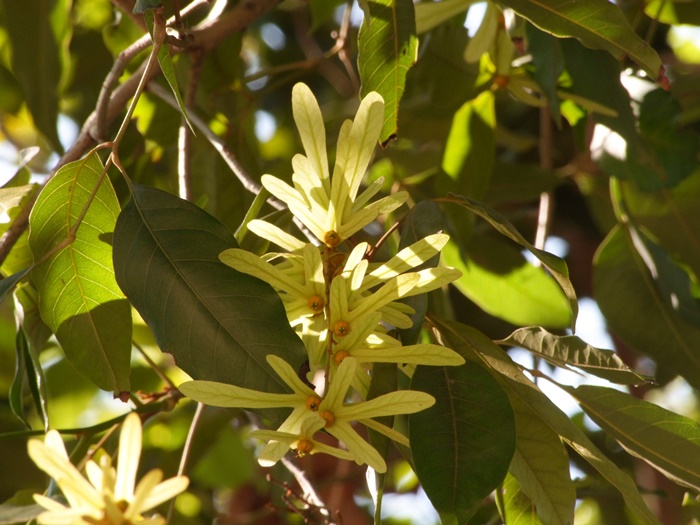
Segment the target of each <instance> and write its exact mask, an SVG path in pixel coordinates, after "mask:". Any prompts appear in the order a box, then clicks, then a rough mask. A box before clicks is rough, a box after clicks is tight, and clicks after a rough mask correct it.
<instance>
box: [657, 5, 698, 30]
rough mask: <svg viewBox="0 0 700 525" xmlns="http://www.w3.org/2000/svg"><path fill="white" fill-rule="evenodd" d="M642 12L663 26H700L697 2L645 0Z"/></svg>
mask: <svg viewBox="0 0 700 525" xmlns="http://www.w3.org/2000/svg"><path fill="white" fill-rule="evenodd" d="M644 12H645V13H646V14H647V16H648V17H649V18H651V19H653V20H658V21H659V22H662V23H664V24H672V25H680V24H688V25H694V26H698V25H700V2H699V1H698V0H675V1H674V0H645V2H644Z"/></svg>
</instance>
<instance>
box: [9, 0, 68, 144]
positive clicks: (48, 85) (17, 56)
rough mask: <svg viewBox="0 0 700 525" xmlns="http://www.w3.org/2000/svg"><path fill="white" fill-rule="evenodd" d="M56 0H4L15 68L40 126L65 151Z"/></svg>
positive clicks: (35, 122) (36, 121) (38, 126)
mask: <svg viewBox="0 0 700 525" xmlns="http://www.w3.org/2000/svg"><path fill="white" fill-rule="evenodd" d="M56 4H57V2H56V1H55V0H26V1H23V2H17V1H15V0H3V7H4V11H5V18H6V20H5V22H6V23H5V28H6V29H7V31H8V33H9V36H10V40H11V41H12V69H13V72H14V74H15V77H16V78H17V81H18V82H19V84H20V85H21V86H22V91H23V92H24V96H25V98H26V101H27V106H28V107H29V110H30V111H31V113H32V117H33V118H34V124H35V125H36V127H37V129H38V130H39V131H40V132H41V133H42V134H43V135H44V137H46V140H48V141H49V143H50V144H51V147H52V148H53V149H54V150H55V151H58V152H62V151H63V148H62V147H61V142H60V140H59V138H58V131H57V129H56V121H57V119H58V93H57V90H56V87H57V86H58V84H59V80H60V77H61V64H60V60H59V48H58V45H57V44H56V38H55V35H54V32H53V28H52V27H51V17H52V16H53V10H54V7H55V6H56ZM58 4H59V6H60V2H59V3H58Z"/></svg>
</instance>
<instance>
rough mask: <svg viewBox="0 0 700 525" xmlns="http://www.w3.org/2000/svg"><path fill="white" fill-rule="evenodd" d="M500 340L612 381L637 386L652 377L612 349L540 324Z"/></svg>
mask: <svg viewBox="0 0 700 525" xmlns="http://www.w3.org/2000/svg"><path fill="white" fill-rule="evenodd" d="M498 343H499V344H506V345H510V346H518V347H521V348H525V349H526V350H530V351H531V352H535V353H536V354H538V355H539V356H540V357H542V358H543V359H545V360H547V361H549V362H550V363H551V364H553V365H554V366H559V367H562V368H566V367H567V366H575V367H576V368H580V369H581V370H583V371H585V372H588V373H589V374H593V375H595V376H598V377H601V378H603V379H607V380H608V381H611V382H613V383H620V384H623V385H637V384H641V383H645V382H647V381H649V379H650V378H647V377H644V376H643V375H641V374H638V373H637V372H635V371H634V370H632V369H631V368H630V367H628V366H627V365H626V364H625V363H624V362H623V361H622V359H620V358H619V357H618V356H617V354H616V353H615V352H613V351H612V350H601V349H600V348H595V347H593V346H590V345H589V344H587V343H586V342H585V341H583V340H582V339H579V338H578V337H577V336H575V335H565V336H559V335H554V334H552V333H549V332H548V331H547V330H545V329H544V328H542V327H541V326H530V327H527V328H520V329H518V330H516V331H515V332H513V333H512V334H510V335H509V336H508V337H506V338H505V339H503V340H502V341H498Z"/></svg>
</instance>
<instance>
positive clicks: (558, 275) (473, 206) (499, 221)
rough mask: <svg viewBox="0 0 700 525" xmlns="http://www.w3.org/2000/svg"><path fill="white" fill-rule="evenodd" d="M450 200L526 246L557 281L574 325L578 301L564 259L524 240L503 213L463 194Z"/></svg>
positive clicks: (572, 325)
mask: <svg viewBox="0 0 700 525" xmlns="http://www.w3.org/2000/svg"><path fill="white" fill-rule="evenodd" d="M451 202H455V203H456V204H459V205H460V206H463V207H464V208H466V209H468V210H469V211H471V212H472V213H475V214H476V215H478V216H479V217H481V218H482V219H484V220H485V221H487V222H488V223H489V224H490V225H491V226H493V227H494V228H495V229H496V231H498V232H499V233H500V234H502V235H504V236H506V237H508V238H509V239H511V240H513V241H515V242H516V243H518V244H519V245H520V246H522V247H524V248H526V249H527V250H529V251H530V253H532V254H533V255H534V256H535V257H537V258H538V259H539V260H540V262H541V263H542V264H543V265H544V266H545V267H546V268H547V269H548V270H549V272H550V273H551V274H552V277H554V279H556V281H557V283H559V286H560V287H561V289H562V290H563V292H564V294H565V295H566V297H567V299H568V300H569V307H570V308H571V327H572V328H573V327H575V326H576V316H577V314H578V302H577V301H576V292H575V291H574V287H573V285H572V284H571V281H570V280H569V269H568V268H567V266H566V263H565V262H564V260H562V259H560V258H559V257H557V256H556V255H553V254H551V253H549V252H545V251H544V250H540V249H538V248H535V247H534V246H533V245H532V244H530V243H529V242H528V241H526V240H525V238H524V237H523V236H522V235H521V234H520V232H518V230H516V229H515V228H514V227H513V225H512V224H511V223H510V222H508V220H507V219H506V218H505V217H503V215H501V214H500V213H499V212H497V211H496V210H494V209H492V208H489V207H488V206H486V205H485V204H483V203H481V202H478V201H475V200H473V199H470V198H469V197H463V196H457V197H456V198H455V199H454V200H453V201H451Z"/></svg>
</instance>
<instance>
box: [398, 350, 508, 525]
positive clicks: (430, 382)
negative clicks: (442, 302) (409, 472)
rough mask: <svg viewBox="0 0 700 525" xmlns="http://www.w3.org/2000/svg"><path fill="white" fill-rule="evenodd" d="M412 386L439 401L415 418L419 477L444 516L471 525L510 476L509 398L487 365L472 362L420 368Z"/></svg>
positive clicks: (413, 432)
mask: <svg viewBox="0 0 700 525" xmlns="http://www.w3.org/2000/svg"><path fill="white" fill-rule="evenodd" d="M456 350H458V349H456ZM411 388H412V389H415V390H421V391H423V392H428V393H430V394H432V395H433V396H434V397H435V399H436V400H437V402H436V403H435V405H434V406H432V407H431V408H429V409H427V410H424V411H422V412H418V413H416V414H412V415H411V416H409V430H410V436H409V437H410V440H411V450H412V452H413V461H414V464H415V468H416V474H417V475H418V479H420V482H421V485H422V486H423V488H424V489H425V492H426V493H427V495H428V497H429V498H430V501H431V502H432V504H433V506H435V508H436V509H437V511H438V512H439V513H440V515H441V516H454V517H455V518H456V520H457V521H458V522H459V523H465V522H466V521H467V520H468V519H469V517H470V516H471V514H472V513H473V512H474V511H475V509H476V507H478V505H479V504H480V503H481V501H482V500H483V498H484V497H486V496H487V495H488V494H489V493H490V492H491V491H493V490H494V489H495V488H496V487H497V486H498V485H499V484H500V483H501V482H502V481H503V479H504V478H505V475H506V473H507V472H508V465H509V464H510V461H511V458H512V456H513V452H514V450H515V419H514V417H513V410H512V408H511V406H510V402H509V400H508V396H507V395H506V393H505V392H504V391H503V390H502V388H501V386H500V385H499V384H498V382H496V381H495V380H494V379H493V377H492V376H491V374H489V373H488V372H487V371H486V370H485V369H484V368H483V367H482V366H481V365H479V364H477V363H475V362H469V361H468V362H467V363H466V364H465V365H463V366H459V367H419V368H418V369H417V370H416V372H415V374H414V375H413V381H412V382H411Z"/></svg>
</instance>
